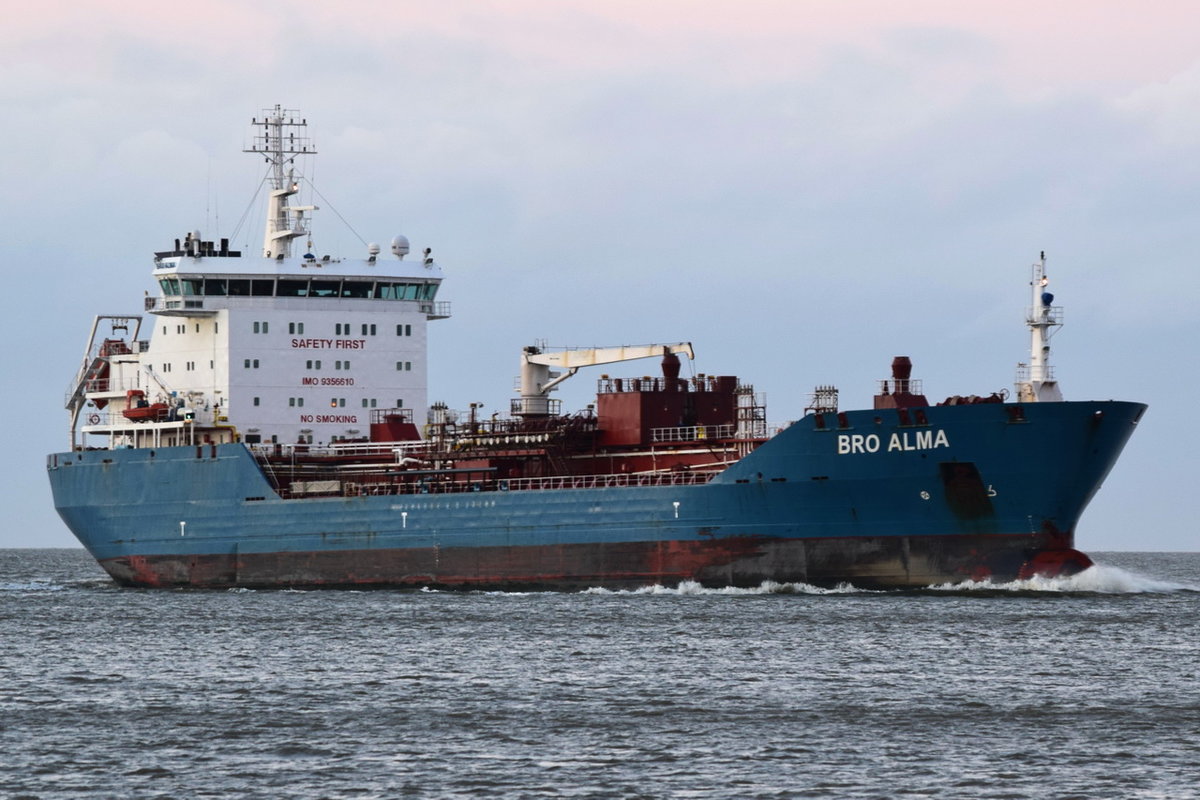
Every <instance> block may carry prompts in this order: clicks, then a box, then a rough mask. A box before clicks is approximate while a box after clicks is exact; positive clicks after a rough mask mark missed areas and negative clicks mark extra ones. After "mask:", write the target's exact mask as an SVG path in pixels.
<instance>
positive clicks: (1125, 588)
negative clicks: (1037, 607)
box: [929, 564, 1200, 594]
mask: <svg viewBox="0 0 1200 800" xmlns="http://www.w3.org/2000/svg"><path fill="white" fill-rule="evenodd" d="M929 589H930V590H932V591H937V592H978V591H985V592H1045V593H1054V594H1066V593H1088V594H1164V593H1170V592H1200V586H1196V585H1193V584H1186V583H1176V582H1174V581H1164V580H1159V579H1158V578H1151V577H1148V576H1146V575H1139V574H1137V573H1136V572H1129V571H1128V570H1124V569H1121V568H1120V567H1112V566H1107V565H1104V564H1095V565H1093V566H1090V567H1088V568H1087V569H1085V570H1083V571H1082V572H1079V573H1076V574H1075V575H1069V576H1065V577H1058V578H1042V577H1033V578H1028V579H1025V580H1014V581H1005V582H1003V583H995V582H993V581H991V580H982V581H964V582H962V583H942V584H938V585H936V586H930V587H929Z"/></svg>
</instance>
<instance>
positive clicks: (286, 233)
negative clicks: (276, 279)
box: [243, 105, 317, 259]
mask: <svg viewBox="0 0 1200 800" xmlns="http://www.w3.org/2000/svg"><path fill="white" fill-rule="evenodd" d="M264 113H265V116H263V117H262V119H259V118H258V117H255V118H254V119H252V120H251V123H252V124H253V125H254V126H255V131H254V141H253V143H252V144H251V145H250V147H248V148H244V150H243V152H246V153H257V154H259V155H262V156H263V157H264V158H265V159H266V161H267V163H268V164H270V165H271V172H270V182H271V189H270V193H269V194H268V195H267V224H266V230H265V232H264V233H263V257H264V258H276V259H285V258H290V257H291V255H292V240H293V239H298V238H300V237H302V236H308V235H309V230H308V222H307V220H306V219H305V218H304V215H305V214H306V213H308V212H310V211H316V210H317V207H316V206H289V205H288V204H287V198H288V197H291V196H292V195H294V194H296V193H297V192H299V191H300V184H299V183H298V181H297V180H296V167H295V163H296V156H300V155H304V156H307V155H316V152H317V150H316V147H314V146H313V143H312V140H311V139H309V138H308V134H307V130H308V120H306V119H304V118H303V117H301V116H300V112H299V111H296V110H294V109H285V108H283V107H281V106H278V105H277V106H275V108H273V109H266V110H265V112H264Z"/></svg>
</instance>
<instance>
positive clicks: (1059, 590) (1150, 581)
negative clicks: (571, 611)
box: [580, 564, 1200, 595]
mask: <svg viewBox="0 0 1200 800" xmlns="http://www.w3.org/2000/svg"><path fill="white" fill-rule="evenodd" d="M913 592H920V593H926V592H936V593H947V594H953V593H958V592H962V593H988V592H991V593H1044V594H1166V593H1172V592H1200V586H1197V585H1193V584H1186V583H1177V582H1174V581H1164V580H1160V579H1158V578H1151V577H1148V576H1146V575H1139V574H1137V573H1135V572H1129V571H1128V570H1124V569H1121V568H1120V567H1113V566H1107V565H1103V564H1096V565H1093V566H1091V567H1088V568H1087V569H1085V570H1083V571H1082V572H1079V573H1077V574H1075V575H1070V576H1065V577H1058V578H1043V577H1034V578H1028V579H1024V580H1012V581H1003V582H996V581H992V580H990V579H989V580H981V581H972V580H968V581H962V582H960V583H941V584H934V585H930V586H927V587H924V588H918V589H864V588H860V587H857V586H854V585H853V584H850V583H840V584H838V585H837V586H835V587H833V588H828V587H822V586H813V585H811V584H807V583H777V582H775V581H764V582H763V583H762V584H760V585H759V586H754V587H738V586H723V587H715V588H714V587H705V586H701V585H700V584H699V583H697V582H696V581H682V582H680V583H679V584H678V585H677V586H673V587H672V586H663V585H661V584H655V585H654V586H643V587H641V588H638V589H604V588H601V587H594V588H590V589H584V590H583V591H582V592H580V594H598V595H604V594H612V595H622V594H624V595H768V594H798V595H845V594H864V595H866V594H871V595H887V594H912V593H913Z"/></svg>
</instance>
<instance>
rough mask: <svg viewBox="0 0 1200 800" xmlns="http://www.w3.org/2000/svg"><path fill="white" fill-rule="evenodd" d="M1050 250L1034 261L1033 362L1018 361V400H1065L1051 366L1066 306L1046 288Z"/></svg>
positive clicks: (1029, 316) (1029, 314)
mask: <svg viewBox="0 0 1200 800" xmlns="http://www.w3.org/2000/svg"><path fill="white" fill-rule="evenodd" d="M1049 284H1050V279H1049V278H1048V277H1046V252H1045V251H1042V253H1041V257H1040V258H1039V259H1038V261H1037V262H1035V263H1034V265H1033V274H1032V277H1031V279H1030V281H1029V286H1030V289H1031V293H1032V298H1031V299H1032V303H1031V304H1030V306H1029V308H1028V309H1027V310H1026V312H1025V324H1026V325H1028V326H1029V363H1028V364H1018V365H1017V382H1016V389H1017V400H1019V401H1020V402H1022V403H1054V402H1061V401H1062V399H1063V396H1062V392H1061V391H1059V388H1058V381H1057V380H1055V379H1054V369H1053V367H1051V366H1050V337H1051V336H1053V335H1054V333H1055V332H1056V330H1057V329H1058V328H1060V327H1062V317H1063V310H1062V306H1056V305H1053V303H1054V295H1052V294H1050V292H1048V291H1047V290H1046V287H1047V286H1049Z"/></svg>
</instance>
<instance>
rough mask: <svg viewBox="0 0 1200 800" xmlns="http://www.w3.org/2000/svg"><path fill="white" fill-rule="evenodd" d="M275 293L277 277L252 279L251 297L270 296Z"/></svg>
mask: <svg viewBox="0 0 1200 800" xmlns="http://www.w3.org/2000/svg"><path fill="white" fill-rule="evenodd" d="M273 294H275V279H274V278H272V279H270V280H259V279H257V278H256V279H254V280H252V281H250V296H251V297H270V296H272V295H273Z"/></svg>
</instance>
